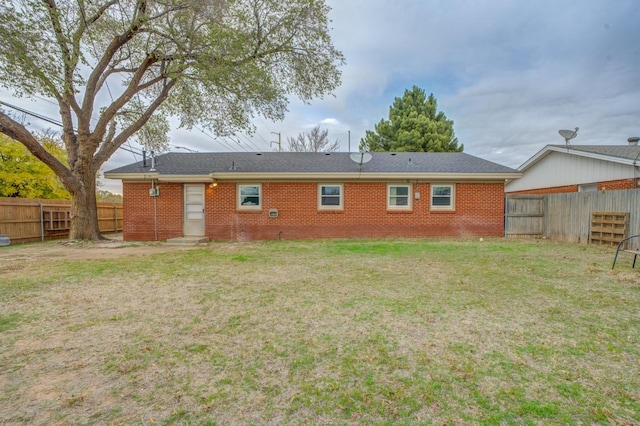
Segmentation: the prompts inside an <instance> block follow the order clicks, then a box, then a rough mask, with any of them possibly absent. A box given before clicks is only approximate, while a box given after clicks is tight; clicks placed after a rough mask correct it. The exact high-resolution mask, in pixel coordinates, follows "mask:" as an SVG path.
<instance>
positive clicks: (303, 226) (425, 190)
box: [105, 152, 520, 241]
mask: <svg viewBox="0 0 640 426" xmlns="http://www.w3.org/2000/svg"><path fill="white" fill-rule="evenodd" d="M367 160H369V161H367ZM519 176H520V174H519V173H518V172H517V171H516V170H513V169H511V168H508V167H505V166H501V165H499V164H496V163H492V162H489V161H486V160H483V159H480V158H477V157H474V156H471V155H468V154H465V153H407V152H403V153H400V152H398V153H388V152H384V153H371V154H360V153H356V154H349V153H344V152H338V153H330V154H328V153H293V152H286V153H276V152H270V153H168V154H164V155H161V156H158V157H157V158H156V159H155V161H154V162H153V163H151V162H149V161H147V162H146V163H145V164H143V163H142V162H138V163H135V164H131V165H128V166H125V167H121V168H118V169H115V170H111V171H109V172H107V173H105V177H107V178H110V179H121V180H122V182H123V203H124V232H123V237H124V239H125V240H165V239H169V238H175V237H181V236H204V237H207V238H209V239H212V240H238V241H247V240H266V239H306V238H348V237H365V238H380V237H435V236H459V237H471V236H478V237H479V236H484V237H499V236H502V235H503V229H504V184H505V181H506V180H507V179H515V178H518V177H519Z"/></svg>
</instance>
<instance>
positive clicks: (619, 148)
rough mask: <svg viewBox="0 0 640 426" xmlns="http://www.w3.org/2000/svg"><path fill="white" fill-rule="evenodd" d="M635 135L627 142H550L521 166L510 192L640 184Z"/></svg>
mask: <svg viewBox="0 0 640 426" xmlns="http://www.w3.org/2000/svg"><path fill="white" fill-rule="evenodd" d="M639 156H640V146H638V145H637V141H636V140H635V138H630V142H629V144H628V145H570V146H566V145H547V146H545V147H544V148H543V149H542V150H541V151H540V152H538V153H537V154H535V155H534V156H533V157H531V158H530V159H529V160H527V161H526V162H525V163H524V164H523V165H522V166H520V167H519V168H518V170H519V171H520V172H522V177H521V178H520V179H517V180H514V181H511V182H508V183H507V185H506V187H505V190H506V192H507V193H509V194H554V193H566V192H586V191H602V190H616V189H633V188H638V187H640V169H639V168H638V161H639V159H638V157H639Z"/></svg>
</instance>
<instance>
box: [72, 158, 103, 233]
mask: <svg viewBox="0 0 640 426" xmlns="http://www.w3.org/2000/svg"><path fill="white" fill-rule="evenodd" d="M76 173H77V174H78V175H80V176H78V178H79V179H80V180H81V182H82V189H81V190H80V191H77V192H72V193H71V197H72V198H71V230H70V232H69V239H70V240H100V239H102V235H101V234H100V227H99V225H98V205H97V201H96V176H95V173H93V171H92V170H91V168H90V167H86V168H84V167H83V168H82V171H79V170H78V171H77V172H76Z"/></svg>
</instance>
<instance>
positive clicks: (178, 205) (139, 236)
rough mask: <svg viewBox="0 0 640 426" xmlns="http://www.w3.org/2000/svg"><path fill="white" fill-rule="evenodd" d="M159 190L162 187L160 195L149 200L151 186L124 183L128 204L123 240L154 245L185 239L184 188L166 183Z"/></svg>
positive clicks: (124, 196) (124, 192) (125, 208)
mask: <svg viewBox="0 0 640 426" xmlns="http://www.w3.org/2000/svg"><path fill="white" fill-rule="evenodd" d="M157 186H159V187H160V195H159V196H158V197H150V196H149V189H150V188H151V183H126V182H125V183H123V185H122V195H123V201H124V200H126V201H124V202H123V214H124V226H123V232H122V237H123V239H124V240H125V241H155V240H166V239H167V238H174V237H180V236H182V210H183V207H182V204H183V193H182V188H183V186H182V184H181V183H164V182H163V183H160V184H158V185H157ZM154 200H155V207H154ZM154 211H155V212H156V213H157V214H156V215H154ZM154 217H155V219H154ZM156 232H157V236H156Z"/></svg>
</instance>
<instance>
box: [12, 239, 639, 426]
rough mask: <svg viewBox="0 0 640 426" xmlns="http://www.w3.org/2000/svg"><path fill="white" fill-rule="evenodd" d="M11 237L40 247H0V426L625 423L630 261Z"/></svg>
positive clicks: (633, 350) (634, 319)
mask: <svg viewBox="0 0 640 426" xmlns="http://www.w3.org/2000/svg"><path fill="white" fill-rule="evenodd" d="M29 247H30V248H29V250H33V249H34V247H35V248H37V247H43V248H44V250H42V251H43V252H44V253H47V252H48V251H49V252H50V253H55V254H56V255H55V256H46V255H42V256H40V257H38V256H37V255H36V254H35V253H32V254H31V255H30V256H25V252H24V250H27V249H26V248H24V249H23V248H20V247H10V248H9V250H7V251H2V252H0V256H3V259H10V258H12V257H14V258H16V259H18V258H20V259H21V264H22V265H23V266H24V268H23V269H17V268H4V269H0V298H1V300H3V303H2V304H1V305H0V423H17V424H19V423H28V424H56V423H57V424H68V423H86V424H94V423H101V424H112V423H119V424H122V423H139V424H150V423H156V424H264V423H271V424H307V423H327V424H329V423H331V424H334V423H338V424H415V423H427V424H430V423H440V424H442V423H450V424H460V423H467V424H496V423H498V424H500V423H502V424H540V423H545V424H548V423H555V424H567V423H568V424H584V423H603V424H607V423H614V424H634V423H639V422H640V414H638V413H640V391H639V390H638V389H640V379H639V377H640V374H639V373H640V367H639V365H640V362H639V360H638V356H639V353H640V349H639V348H640V332H639V326H640V317H639V316H638V306H639V302H640V288H639V287H638V281H639V280H640V273H639V272H638V271H637V270H632V269H630V268H629V267H628V265H625V264H623V263H621V264H620V269H619V270H618V269H617V270H616V271H615V272H612V271H610V270H609V269H608V268H609V264H610V263H609V262H610V260H611V257H612V253H611V252H610V251H609V250H603V249H597V248H592V247H584V246H575V245H564V244H555V243H552V242H546V241H545V242H543V241H524V242H523V241H505V240H490V241H484V242H478V241H472V240H384V241H380V240H347V241H335V240H334V241H303V242H300V241H298V242H295V241H282V242H264V243H248V244H218V243H212V244H209V245H208V246H206V247H200V248H193V249H181V250H175V249H173V248H167V247H166V246H158V245H152V246H138V247H129V248H127V247H123V248H120V249H116V250H111V251H109V252H108V253H107V252H105V253H104V256H105V257H106V258H102V257H103V256H96V250H98V251H99V250H104V249H102V248H100V249H92V248H87V247H82V248H78V247H60V246H54V245H52V244H43V245H32V246H29ZM52 248H55V250H51V249H52ZM79 250H82V251H84V252H85V256H84V257H83V256H81V255H80V252H79ZM25 259H26V260H25Z"/></svg>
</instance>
